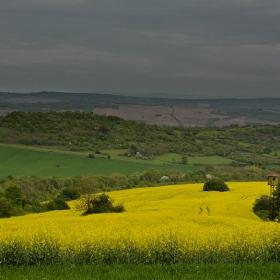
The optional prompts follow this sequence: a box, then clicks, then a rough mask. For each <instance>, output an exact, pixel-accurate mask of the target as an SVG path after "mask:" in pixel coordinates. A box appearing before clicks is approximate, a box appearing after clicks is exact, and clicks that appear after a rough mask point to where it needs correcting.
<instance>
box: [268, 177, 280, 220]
mask: <svg viewBox="0 0 280 280" xmlns="http://www.w3.org/2000/svg"><path fill="white" fill-rule="evenodd" d="M278 177H279V176H278V175H277V174H276V173H270V174H268V175H267V180H268V185H270V202H269V220H270V221H273V220H274V219H275V217H276V215H275V206H274V198H275V197H274V195H275V186H277V185H278Z"/></svg>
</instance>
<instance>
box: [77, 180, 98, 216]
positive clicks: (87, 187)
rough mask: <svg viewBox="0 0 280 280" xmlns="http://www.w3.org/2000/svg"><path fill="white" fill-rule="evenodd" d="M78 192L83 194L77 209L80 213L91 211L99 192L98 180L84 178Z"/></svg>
mask: <svg viewBox="0 0 280 280" xmlns="http://www.w3.org/2000/svg"><path fill="white" fill-rule="evenodd" d="M78 190H79V192H80V193H81V199H80V201H79V203H77V204H76V209H77V210H78V211H90V207H91V206H90V204H91V201H92V200H93V199H94V197H95V194H96V193H97V192H98V191H99V188H98V182H97V180H96V178H94V177H87V176H85V177H82V178H81V181H80V184H79V188H78Z"/></svg>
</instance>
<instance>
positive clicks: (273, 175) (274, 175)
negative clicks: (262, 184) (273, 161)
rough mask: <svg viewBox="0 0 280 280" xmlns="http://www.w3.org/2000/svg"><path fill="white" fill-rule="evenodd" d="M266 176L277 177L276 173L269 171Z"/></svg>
mask: <svg viewBox="0 0 280 280" xmlns="http://www.w3.org/2000/svg"><path fill="white" fill-rule="evenodd" d="M267 177H279V176H278V174H276V173H274V172H271V173H269V174H268V175H267Z"/></svg>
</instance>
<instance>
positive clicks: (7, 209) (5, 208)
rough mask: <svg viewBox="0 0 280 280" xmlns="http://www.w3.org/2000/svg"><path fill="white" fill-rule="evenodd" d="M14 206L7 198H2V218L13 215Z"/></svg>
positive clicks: (0, 211)
mask: <svg viewBox="0 0 280 280" xmlns="http://www.w3.org/2000/svg"><path fill="white" fill-rule="evenodd" d="M12 211H13V206H12V204H11V203H10V202H9V201H8V200H7V199H5V198H0V218H9V217H11V216H12Z"/></svg>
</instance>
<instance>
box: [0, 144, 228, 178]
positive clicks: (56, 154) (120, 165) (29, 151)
mask: <svg viewBox="0 0 280 280" xmlns="http://www.w3.org/2000/svg"><path fill="white" fill-rule="evenodd" d="M102 152H103V153H105V154H109V155H110V156H111V159H108V158H107V156H106V155H103V154H100V155H96V158H95V159H89V158H88V157H87V155H88V153H89V152H77V153H76V152H75V153H73V152H69V151H62V150H58V149H57V148H50V149H48V148H38V147H37V148H36V147H30V148H26V147H23V146H7V145H0V161H1V163H2V164H1V165H0V178H5V177H7V176H8V175H14V176H20V175H35V176H46V177H47V176H61V177H69V176H72V175H78V174H80V175H94V174H103V175H110V174H111V173H122V174H132V173H134V172H142V171H145V170H147V169H149V168H154V169H159V170H168V169H170V168H172V169H176V170H179V171H181V172H186V171H196V170H199V169H202V168H203V166H195V165H193V164H194V163H200V164H207V163H211V164H213V165H215V164H223V163H224V164H227V163H229V162H230V160H229V159H226V158H222V157H217V156H216V157H204V158H202V157H189V158H188V160H189V163H188V164H186V165H180V164H178V163H179V162H180V160H181V155H178V154H166V155H163V156H159V157H158V158H157V159H155V160H153V161H149V160H136V159H135V158H129V157H122V156H119V154H120V153H121V152H123V151H119V150H111V151H107V150H106V151H102Z"/></svg>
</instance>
